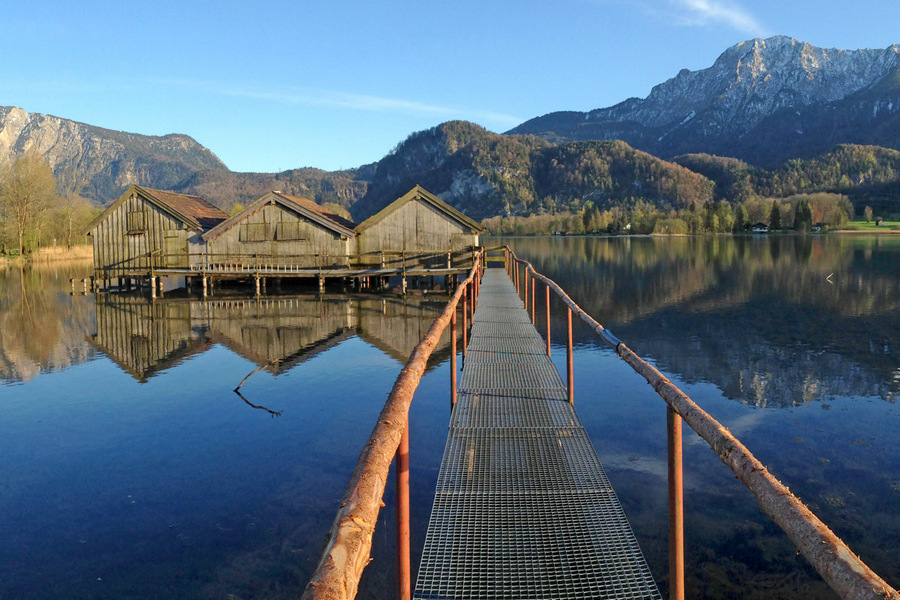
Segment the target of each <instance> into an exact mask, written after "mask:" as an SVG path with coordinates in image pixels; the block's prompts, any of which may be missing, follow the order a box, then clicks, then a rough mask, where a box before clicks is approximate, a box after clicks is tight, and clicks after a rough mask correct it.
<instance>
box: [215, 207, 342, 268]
mask: <svg viewBox="0 0 900 600" xmlns="http://www.w3.org/2000/svg"><path fill="white" fill-rule="evenodd" d="M282 221H285V222H294V223H300V226H299V227H300V236H301V237H302V238H303V239H300V240H278V239H277V236H276V230H277V227H278V223H279V222H282ZM245 224H262V225H264V226H265V240H266V241H262V242H247V241H243V240H242V239H241V230H242V228H243V225H245ZM350 252H351V245H350V241H349V240H342V239H341V236H340V235H338V234H335V233H334V232H332V231H330V230H328V229H326V228H324V227H322V226H321V225H319V224H317V223H312V222H310V221H308V220H306V219H305V218H303V217H301V216H300V215H298V214H296V213H294V212H292V211H289V210H286V209H284V208H283V207H281V206H280V205H277V204H266V205H265V206H263V207H261V208H260V209H259V210H257V211H256V212H254V213H251V214H249V215H247V216H246V218H244V219H242V220H241V221H240V222H239V223H236V224H235V225H234V226H233V227H231V228H230V229H228V230H227V231H226V232H224V233H222V234H221V235H219V236H218V237H216V238H215V239H212V240H210V242H209V254H210V261H211V262H216V261H218V260H220V259H222V260H229V259H227V258H226V256H231V257H232V258H236V257H249V258H251V259H252V257H253V255H254V254H256V255H260V256H266V257H275V258H276V260H275V261H274V262H276V263H284V264H287V263H289V262H292V261H291V260H290V258H288V257H305V258H304V259H303V260H305V261H308V262H306V263H305V265H304V266H308V267H316V266H320V265H319V264H317V259H316V257H315V255H316V254H319V255H322V256H328V257H329V258H328V259H327V260H324V261H323V262H322V264H321V266H323V267H328V266H346V265H347V259H346V258H345V257H346V256H347V255H348V254H349V253H350ZM297 260H300V259H297Z"/></svg>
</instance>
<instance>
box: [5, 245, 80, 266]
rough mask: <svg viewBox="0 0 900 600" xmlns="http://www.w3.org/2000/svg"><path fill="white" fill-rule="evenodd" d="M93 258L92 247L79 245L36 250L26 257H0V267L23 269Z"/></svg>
mask: <svg viewBox="0 0 900 600" xmlns="http://www.w3.org/2000/svg"><path fill="white" fill-rule="evenodd" d="M93 257H94V250H93V246H91V245H89V244H81V245H78V246H72V247H71V248H59V247H57V248H38V249H37V250H35V251H34V252H33V253H31V254H29V255H28V256H27V257H24V258H23V257H21V256H16V257H14V258H10V257H8V256H6V257H0V265H3V266H6V267H12V266H19V267H24V266H25V265H28V264H48V263H55V262H68V261H89V260H92V259H93Z"/></svg>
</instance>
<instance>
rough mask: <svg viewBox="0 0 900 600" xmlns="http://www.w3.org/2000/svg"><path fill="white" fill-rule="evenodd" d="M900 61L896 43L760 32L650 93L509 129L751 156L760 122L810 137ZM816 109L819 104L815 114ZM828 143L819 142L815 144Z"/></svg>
mask: <svg viewBox="0 0 900 600" xmlns="http://www.w3.org/2000/svg"><path fill="white" fill-rule="evenodd" d="M897 69H900V46H898V45H894V46H890V47H888V48H883V49H874V50H873V49H860V50H839V49H835V48H820V47H817V46H813V45H811V44H808V43H806V42H802V41H798V40H796V39H794V38H791V37H788V36H775V37H770V38H766V39H762V38H757V39H752V40H747V41H744V42H740V43H739V44H736V45H734V46H732V47H731V48H728V49H727V50H726V51H725V52H723V53H722V54H721V55H720V56H719V57H718V58H717V59H716V60H715V62H714V63H713V64H712V66H710V67H707V68H705V69H700V70H697V71H691V70H688V69H682V70H681V71H679V72H678V74H677V75H675V76H674V77H672V78H671V79H669V80H667V81H665V82H663V83H660V84H658V85H656V86H655V87H654V88H653V89H652V90H651V91H650V94H649V95H648V96H647V97H646V98H643V99H630V100H628V101H626V102H622V103H619V104H617V105H615V106H611V107H608V108H600V109H596V110H593V111H590V112H589V113H586V114H585V113H571V112H559V113H551V114H550V115H546V116H544V117H538V118H536V119H532V120H531V121H528V122H526V123H523V124H522V125H520V126H519V127H516V128H515V129H513V130H511V131H510V132H509V133H533V134H538V135H542V136H545V137H547V138H548V139H553V140H560V139H610V138H618V139H623V140H625V141H627V142H628V143H630V144H632V145H634V146H636V147H638V148H641V149H644V150H646V151H648V152H652V153H657V154H659V155H662V156H669V157H671V156H675V155H677V154H682V153H687V152H698V151H699V152H712V153H727V154H728V155H733V156H747V155H746V154H742V153H741V152H740V150H739V146H740V145H741V144H742V143H743V141H745V140H747V139H748V136H756V135H757V134H758V133H759V131H758V130H759V129H760V128H763V129H766V127H763V125H764V124H765V123H768V122H769V120H770V119H772V118H773V117H775V116H776V115H780V116H779V117H778V118H779V119H780V120H779V126H780V127H789V128H790V132H791V134H792V135H794V134H795V135H797V136H804V135H806V133H807V132H809V131H811V127H812V126H813V125H815V127H818V125H817V124H818V123H820V122H822V121H823V120H827V119H828V118H829V117H827V116H826V115H825V113H821V110H824V108H823V107H825V106H826V105H831V104H834V103H837V102H845V103H850V102H851V98H852V97H854V96H855V95H858V94H860V93H862V92H864V91H866V90H872V89H874V87H875V86H876V85H877V84H878V83H879V82H881V81H884V80H886V79H890V77H888V76H889V75H891V74H892V73H894V72H895V71H896V70H897ZM882 87H883V86H882ZM893 100H894V99H893V98H882V99H880V100H878V102H880V105H879V107H869V108H868V110H869V112H870V113H872V112H873V111H874V114H876V115H882V116H883V117H884V118H886V116H888V115H887V113H886V112H885V111H884V110H881V109H882V108H883V107H888V108H889V109H890V110H893V107H894V106H900V103H898V102H893ZM857 104H858V103H857ZM881 105H883V107H882V106H881ZM812 109H815V110H817V111H820V112H817V113H816V116H815V117H812V116H810V115H812V112H810V111H811V110H812ZM853 110H855V111H857V112H859V114H860V115H862V113H863V112H865V111H864V110H863V108H862V106H861V105H859V106H856V107H855V108H854V109H853ZM898 110H900V108H898ZM804 111H806V112H804ZM879 111H880V112H879ZM787 112H790V114H793V115H795V116H796V117H801V120H805V119H814V120H815V121H816V123H815V124H811V125H804V124H803V123H801V122H799V121H796V119H794V121H795V122H790V121H791V119H789V118H788V117H786V116H785V113H787ZM801 113H802V114H801ZM837 114H839V113H834V115H837ZM579 117H580V118H579ZM848 123H849V122H848ZM767 127H768V126H767ZM841 127H845V126H844V125H841ZM853 127H858V125H853V126H851V125H849V124H848V125H846V127H845V128H846V129H847V130H852V128H853ZM832 129H834V127H833V126H832ZM781 133H784V132H781ZM779 135H780V134H779ZM757 137H758V136H757ZM776 137H777V136H776ZM807 137H809V136H807ZM819 137H823V136H819ZM824 137H828V136H824ZM857 137H859V136H857ZM767 139H768V138H767ZM823 139H824V138H823ZM864 140H865V141H868V139H867V138H865V139H864V138H861V137H860V138H859V139H846V140H840V139H833V140H829V141H830V142H831V143H834V142H839V141H850V142H861V141H864ZM758 142H759V140H757V141H756V142H754V143H753V144H754V146H753V148H752V152H754V153H761V152H762V153H766V154H768V155H770V157H771V155H773V154H778V152H772V149H771V148H762V147H761V146H759V144H758ZM747 143H750V142H747ZM796 145H797V146H798V147H801V146H803V145H804V144H803V140H802V139H798V140H796ZM824 149H825V148H824V147H817V148H815V149H814V151H822V150H824Z"/></svg>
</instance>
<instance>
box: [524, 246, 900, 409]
mask: <svg viewBox="0 0 900 600" xmlns="http://www.w3.org/2000/svg"><path fill="white" fill-rule="evenodd" d="M513 245H514V249H515V250H516V251H517V252H518V253H519V255H520V256H523V257H525V258H528V259H529V260H532V261H533V263H534V264H535V267H536V268H537V269H538V270H539V271H541V272H543V273H546V274H547V275H549V276H550V277H552V278H554V279H555V280H556V281H557V282H559V283H560V284H561V285H562V286H563V287H564V288H566V289H567V290H568V291H569V292H570V294H571V295H572V297H573V298H575V299H576V301H577V302H579V303H580V304H581V305H582V307H583V308H585V310H587V311H588V312H589V313H591V314H593V315H595V316H596V317H597V318H598V319H599V320H600V321H601V322H602V323H604V324H605V325H606V326H608V327H609V328H610V329H611V330H612V331H613V332H614V333H615V334H616V335H617V336H619V337H620V338H621V339H623V340H624V341H625V342H626V343H628V344H629V345H630V346H631V347H633V348H634V349H635V350H637V351H638V352H639V353H641V354H643V355H645V356H647V357H652V358H653V359H654V360H655V361H656V362H657V363H658V364H659V365H660V366H661V367H662V368H664V369H666V370H668V371H670V372H675V373H678V374H679V375H680V376H681V377H682V378H684V379H685V380H687V381H698V380H703V381H711V382H714V383H715V384H716V385H717V386H718V387H719V388H720V389H722V390H723V391H724V392H725V394H727V395H728V396H729V397H731V398H736V399H741V400H742V401H745V402H750V403H754V404H767V403H775V404H780V405H785V404H787V405H790V404H794V403H799V402H804V401H807V400H811V399H822V398H825V397H827V396H829V395H843V396H854V395H873V396H883V397H889V396H890V395H891V394H896V393H897V391H898V383H897V382H896V381H892V380H893V375H892V373H893V372H894V371H895V370H896V369H897V368H898V365H900V358H898V352H900V348H898V340H900V272H898V270H897V265H898V264H900V260H898V259H900V239H894V238H888V239H877V238H875V237H856V236H852V237H842V236H823V237H813V236H772V237H769V238H763V237H760V238H750V237H747V238H731V237H727V238H726V237H722V238H711V237H703V238H683V239H654V238H631V239H610V238H599V239H598V238H573V239H565V240H559V239H548V238H544V239H517V240H514V242H513ZM583 336H584V340H583V341H584V342H586V343H591V342H592V341H593V338H592V337H591V336H590V334H589V333H588V332H587V331H586V330H585V331H583Z"/></svg>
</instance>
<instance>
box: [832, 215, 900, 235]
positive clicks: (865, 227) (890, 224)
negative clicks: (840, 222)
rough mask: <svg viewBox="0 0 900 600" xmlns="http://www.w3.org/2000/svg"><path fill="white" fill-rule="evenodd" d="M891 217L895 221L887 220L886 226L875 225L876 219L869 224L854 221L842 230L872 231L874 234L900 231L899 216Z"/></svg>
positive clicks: (863, 221) (862, 220) (885, 221)
mask: <svg viewBox="0 0 900 600" xmlns="http://www.w3.org/2000/svg"><path fill="white" fill-rule="evenodd" d="M891 217H893V218H894V220H888V219H885V220H884V225H882V226H881V227H878V226H876V225H875V220H874V219H873V220H872V221H869V222H868V223H866V221H865V219H853V220H852V221H850V222H849V223H847V224H846V225H844V227H842V229H845V230H849V231H871V232H873V233H875V232H878V231H891V230H893V231H900V220H896V217H897V215H891Z"/></svg>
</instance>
